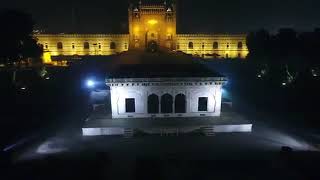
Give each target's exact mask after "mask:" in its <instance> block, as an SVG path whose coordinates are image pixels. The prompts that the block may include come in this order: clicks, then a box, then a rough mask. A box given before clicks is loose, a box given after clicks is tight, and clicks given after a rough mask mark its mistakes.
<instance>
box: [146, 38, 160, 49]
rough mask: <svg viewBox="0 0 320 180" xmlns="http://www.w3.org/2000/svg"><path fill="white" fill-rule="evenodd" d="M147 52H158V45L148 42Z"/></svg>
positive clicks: (154, 42)
mask: <svg viewBox="0 0 320 180" xmlns="http://www.w3.org/2000/svg"><path fill="white" fill-rule="evenodd" d="M147 51H149V52H156V51H158V43H157V42H156V41H154V40H152V41H149V42H148V45H147Z"/></svg>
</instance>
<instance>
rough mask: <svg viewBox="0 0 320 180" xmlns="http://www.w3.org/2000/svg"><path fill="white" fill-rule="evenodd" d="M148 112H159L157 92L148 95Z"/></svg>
mask: <svg viewBox="0 0 320 180" xmlns="http://www.w3.org/2000/svg"><path fill="white" fill-rule="evenodd" d="M148 113H159V97H158V96H157V95H155V94H151V95H149V96H148Z"/></svg>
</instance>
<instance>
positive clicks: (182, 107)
mask: <svg viewBox="0 0 320 180" xmlns="http://www.w3.org/2000/svg"><path fill="white" fill-rule="evenodd" d="M174 110H175V113H185V112H186V96H185V95H184V94H178V95H176V97H175V101H174Z"/></svg>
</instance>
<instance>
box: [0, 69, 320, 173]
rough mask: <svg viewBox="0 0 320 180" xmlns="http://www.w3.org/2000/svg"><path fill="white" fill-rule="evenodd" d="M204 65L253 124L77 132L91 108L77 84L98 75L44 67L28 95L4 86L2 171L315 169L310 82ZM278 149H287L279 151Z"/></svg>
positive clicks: (314, 97)
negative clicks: (170, 132)
mask: <svg viewBox="0 0 320 180" xmlns="http://www.w3.org/2000/svg"><path fill="white" fill-rule="evenodd" d="M208 66H210V67H212V68H214V69H218V70H220V72H221V73H224V74H226V75H227V76H228V77H229V78H230V84H228V86H227V87H226V90H228V91H229V92H230V93H231V94H232V97H233V103H234V110H235V111H237V112H238V113H240V114H242V115H243V116H245V117H247V118H248V119H250V120H252V121H253V124H254V127H253V128H254V129H253V130H254V132H253V133H251V134H218V135H216V136H213V137H204V136H199V135H192V134H191V135H183V136H179V137H175V136H169V137H160V136H142V137H135V138H131V139H125V138H121V137H93V138H82V137H81V131H80V128H81V127H82V125H83V120H84V118H86V117H87V115H88V114H89V112H90V108H89V106H88V99H87V95H88V94H87V90H86V89H85V88H84V87H83V86H82V84H83V80H84V79H85V78H86V77H87V75H88V72H90V73H93V74H99V71H96V70H95V69H93V68H90V66H81V65H80V66H74V67H71V68H68V69H50V72H51V79H50V80H48V81H44V80H40V79H39V80H34V81H33V83H32V85H30V88H28V91H18V90H15V88H14V87H11V86H6V85H4V86H3V87H2V89H3V90H2V92H5V93H2V99H3V101H2V102H1V104H2V110H3V113H2V116H3V118H1V121H2V122H1V123H2V127H3V128H4V130H3V131H2V132H1V141H0V142H1V143H0V144H1V150H2V152H1V168H2V169H4V170H5V172H6V173H5V174H4V175H5V176H4V177H6V178H7V179H26V178H27V179H44V178H45V179H75V178H90V179H93V178H98V179H102V178H104V179H213V178H217V179H236V178H237V179H270V178H276V179H281V178H282V179H319V175H318V174H317V166H315V165H314V164H315V163H317V162H319V153H318V152H317V149H316V147H317V146H318V144H320V136H319V134H320V133H319V131H318V129H319V127H320V126H319V122H318V121H317V118H314V117H317V116H316V115H318V110H317V102H319V101H318V100H319V96H318V92H320V91H319V87H318V86H317V84H320V83H318V81H319V80H318V79H314V80H308V81H307V82H305V81H304V83H302V84H298V85H297V87H296V88H276V87H274V86H270V85H268V83H266V82H264V81H260V80H257V79H256V77H255V75H254V73H252V72H251V71H250V68H248V66H247V65H245V64H232V63H230V64H227V63H224V64H222V63H208ZM84 67H85V68H84ZM91 75H92V74H91ZM96 76H98V75H96ZM2 77H4V76H2ZM3 82H4V81H3ZM282 146H290V147H292V148H293V152H291V153H284V152H281V151H280V150H281V147H282ZM12 160H13V161H12ZM1 179H2V178H1Z"/></svg>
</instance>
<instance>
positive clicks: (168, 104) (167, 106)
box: [161, 94, 173, 113]
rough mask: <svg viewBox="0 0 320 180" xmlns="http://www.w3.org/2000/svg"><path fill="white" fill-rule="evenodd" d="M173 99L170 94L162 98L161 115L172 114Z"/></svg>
mask: <svg viewBox="0 0 320 180" xmlns="http://www.w3.org/2000/svg"><path fill="white" fill-rule="evenodd" d="M172 104H173V97H172V96H171V95H170V94H164V95H162V96H161V113H172V110H173V108H172Z"/></svg>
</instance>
